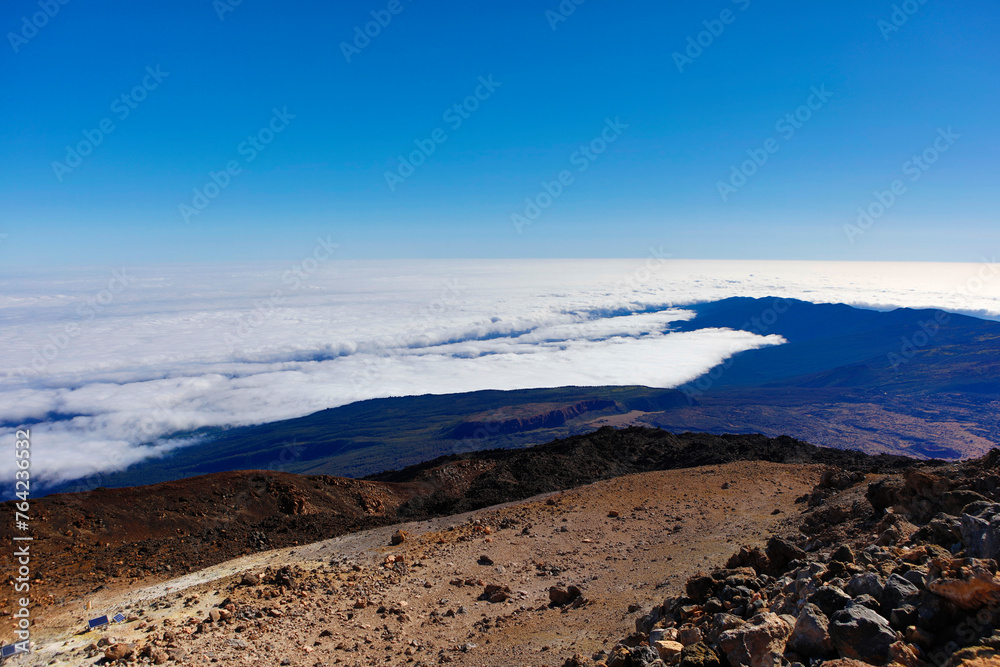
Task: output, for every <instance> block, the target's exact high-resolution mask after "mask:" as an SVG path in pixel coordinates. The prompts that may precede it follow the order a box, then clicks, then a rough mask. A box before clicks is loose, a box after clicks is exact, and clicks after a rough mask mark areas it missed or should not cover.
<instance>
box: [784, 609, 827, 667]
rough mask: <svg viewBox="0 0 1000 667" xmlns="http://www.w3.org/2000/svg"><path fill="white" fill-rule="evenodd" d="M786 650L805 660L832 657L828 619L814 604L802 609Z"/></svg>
mask: <svg viewBox="0 0 1000 667" xmlns="http://www.w3.org/2000/svg"><path fill="white" fill-rule="evenodd" d="M788 648H790V649H791V650H793V651H795V652H796V653H798V654H799V655H802V656H805V657H807V658H824V657H828V656H831V655H833V652H834V648H833V640H831V639H830V619H828V618H827V617H826V614H824V613H823V611H822V610H821V609H820V608H819V607H817V606H816V605H814V604H807V605H806V606H805V607H803V608H802V612H801V613H800V614H799V617H798V619H796V621H795V627H794V628H793V629H792V635H791V637H790V638H789V639H788Z"/></svg>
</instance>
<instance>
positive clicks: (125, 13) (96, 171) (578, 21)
mask: <svg viewBox="0 0 1000 667" xmlns="http://www.w3.org/2000/svg"><path fill="white" fill-rule="evenodd" d="M233 1H234V0H218V1H217V2H216V3H215V4H214V5H213V2H212V1H211V0H196V1H195V0H175V1H173V2H169V3H148V2H139V3H108V2H100V1H98V2H84V1H83V0H68V2H67V4H65V5H62V4H59V3H58V0H42V2H41V3H39V2H38V0H7V1H6V2H4V3H3V7H2V9H0V30H2V31H3V34H4V39H3V41H2V44H0V89H2V90H3V92H4V100H3V104H2V105H0V148H2V150H0V234H5V235H6V236H5V237H2V238H0V260H2V264H3V265H4V266H7V267H10V266H16V265H20V264H31V265H35V266H39V265H46V264H52V265H66V264H89V263H112V264H135V263H144V262H183V261H228V260H258V259H286V258H288V259H295V258H300V257H302V256H303V254H304V253H306V252H308V250H309V249H311V248H312V247H313V245H314V243H315V241H314V239H315V237H316V236H318V235H323V236H327V235H330V236H332V237H333V239H334V240H336V241H338V242H339V243H341V244H342V248H341V255H340V256H341V257H342V258H366V257H605V256H640V257H641V256H644V255H646V253H647V248H648V247H649V246H654V247H657V248H659V247H661V246H662V247H663V248H664V249H666V250H667V251H669V252H671V253H672V254H673V255H674V256H676V257H698V258H712V257H718V258H728V257H739V258H773V259H793V258H801V259H846V260H850V259H857V260H868V259H872V260H875V259H885V260H943V261H978V260H979V259H980V256H981V254H983V253H987V254H990V253H995V252H996V251H998V250H1000V225H998V216H997V210H998V209H997V203H998V201H997V200H998V193H1000V188H998V186H997V180H996V179H997V157H998V155H1000V131H998V129H997V119H998V118H1000V67H998V65H1000V63H998V55H1000V5H998V4H997V3H996V2H995V1H994V0H970V1H968V2H962V3H949V2H944V1H943V0H925V2H924V4H920V2H919V0H909V4H908V8H909V9H911V11H912V10H915V11H914V13H912V15H906V20H905V22H904V21H902V20H901V17H902V15H899V14H897V16H896V22H897V23H898V24H899V25H898V26H896V25H893V24H892V20H893V11H894V10H893V4H894V3H893V2H892V1H891V0H875V1H873V0H844V1H842V2H837V3H821V4H816V3H785V2H783V3H774V2H771V3H766V2H763V1H762V0H738V1H733V0H713V1H711V2H705V1H702V0H698V1H694V0H687V1H679V2H670V3H665V2H662V1H657V2H644V1H640V2H633V3H620V2H610V1H609V0H586V1H585V2H583V3H582V4H580V5H579V6H576V5H573V4H572V2H571V0H566V1H565V2H563V6H564V7H565V6H573V7H575V11H574V12H573V13H572V14H571V15H569V16H568V17H562V16H560V17H559V18H566V20H564V21H563V20H559V21H558V22H556V21H555V19H554V18H553V16H555V15H554V14H549V15H548V16H547V15H546V11H553V12H555V11H558V7H559V2H558V0H550V1H548V2H545V1H541V2H524V1H521V0H503V1H501V0H477V2H471V3H470V2H432V1H431V0H398V5H395V3H391V2H389V1H388V0H385V1H383V0H378V1H370V2H351V3H329V2H311V1H305V2H299V3H290V4H288V3H285V4H279V3H274V2H262V1H260V0H243V1H242V2H241V3H240V4H238V5H235V6H230V5H231V3H232V2H233ZM47 2H48V3H51V6H50V7H49V12H50V13H54V15H53V16H51V17H47V16H43V15H42V14H38V13H39V12H43V11H44V9H43V7H42V6H44V5H46V3H47ZM224 3H227V4H224ZM390 6H391V7H393V8H395V9H397V10H398V13H396V14H391V13H388V9H387V8H389V7H390ZM897 6H898V5H897ZM56 8H57V9H58V11H55V9H56ZM227 8H229V9H231V10H232V11H225V10H226V9H227ZM372 11H375V12H376V13H377V14H378V13H379V12H381V14H378V15H379V16H381V18H382V19H383V21H385V18H386V17H387V16H391V22H389V23H388V24H387V25H385V26H384V27H379V34H378V35H377V36H376V37H374V38H371V39H370V43H368V44H365V42H364V41H359V42H358V44H360V45H362V46H363V48H361V49H358V50H357V51H353V52H351V53H350V54H349V56H350V60H351V61H350V62H347V57H345V55H344V49H343V47H342V45H341V43H343V42H346V43H351V42H353V40H354V39H355V27H356V26H358V27H360V28H361V29H362V30H363V29H364V26H365V24H366V22H369V21H372V20H373V17H372V14H371V12H372ZM723 12H728V13H725V14H724V13H723ZM220 13H221V14H222V19H220ZM36 14H38V15H37V16H36V17H35V19H34V22H35V23H42V24H44V25H42V26H41V27H39V28H37V30H32V27H26V25H25V23H24V20H25V19H24V17H27V21H28V23H29V24H30V23H31V22H32V20H33V19H32V17H33V15H36ZM720 17H721V18H720ZM43 19H44V20H43ZM717 19H718V21H717ZM706 21H707V22H708V26H709V27H706V25H705V22H706ZM726 21H728V22H726ZM880 21H883V23H882V24H881V26H880V23H879V22H880ZM553 25H554V26H555V29H553ZM887 26H892V28H896V27H898V30H895V29H893V30H891V31H890V30H889V29H888V28H887ZM710 28H713V29H714V30H715V31H716V32H717V33H719V34H718V35H712V34H710V33H708V32H705V33H704V34H702V35H701V36H700V38H701V40H702V42H703V43H705V44H708V45H707V46H705V47H704V48H703V50H702V52H701V53H698V51H697V50H695V49H692V51H691V52H690V53H691V54H693V55H694V56H695V57H693V58H691V60H690V61H686V62H681V68H682V69H683V71H680V69H681V68H679V67H678V62H677V58H676V57H675V55H674V54H675V52H681V53H683V52H685V50H686V49H687V48H688V47H689V42H688V38H689V37H690V38H691V39H693V40H695V41H697V40H698V39H699V33H701V32H702V31H707V30H709V29H710ZM720 28H721V29H720ZM369 29H370V30H371V31H372V32H375V26H369ZM12 35H13V36H12ZM709 42H711V43H709ZM147 68H149V69H148V70H147ZM157 68H159V71H160V72H161V73H166V74H161V75H160V76H158V77H153V76H152V75H150V74H149V72H150V71H154V72H155V71H156V70H157ZM480 77H484V78H485V79H489V77H492V80H493V81H495V82H497V83H499V87H497V88H496V89H495V90H493V91H492V92H490V91H489V90H488V89H487V88H485V87H480V86H481V84H480V83H479V78H480ZM144 83H145V84H146V87H147V89H146V90H139V91H138V95H137V96H138V97H144V98H145V99H143V100H142V101H135V100H134V99H129V98H127V101H122V100H121V96H122V95H123V94H125V95H128V96H131V92H130V91H132V90H133V89H134V88H135V87H136V86H142V85H143V84H144ZM824 86H825V89H824V88H823V87H824ZM477 87H478V92H479V93H480V96H481V97H483V98H485V99H483V100H475V101H474V102H473V101H471V100H470V102H469V103H470V105H471V106H473V107H475V106H477V105H478V108H477V109H475V110H474V111H471V112H468V113H466V114H465V115H467V116H468V117H467V118H461V119H460V120H461V121H462V122H461V126H460V127H457V128H453V125H454V124H455V123H456V121H455V119H456V117H457V116H456V115H455V114H454V113H453V114H450V115H449V116H445V112H446V110H448V109H449V108H451V107H453V105H455V104H461V103H463V101H464V100H465V99H466V98H467V97H468V96H470V95H474V94H475V93H476V92H477ZM813 87H816V88H817V89H819V90H821V91H822V90H825V91H828V92H829V93H830V96H829V98H828V99H825V100H824V99H821V98H819V97H813V98H812V99H810V95H811V94H812V93H811V92H810V91H811V89H812V88H813ZM824 97H825V95H824ZM116 100H118V101H117V102H116ZM807 102H812V104H813V106H814V107H816V108H815V109H813V110H810V111H809V112H808V113H806V112H804V111H801V110H800V113H803V114H804V115H807V116H810V117H809V118H808V120H807V121H805V122H802V123H798V124H799V125H800V127H798V128H797V129H795V131H794V134H791V133H790V131H789V130H788V128H789V125H787V124H785V125H783V126H779V125H778V123H779V121H781V119H782V118H784V117H785V115H786V114H788V113H795V112H796V110H797V109H798V108H799V107H800V106H801V105H803V104H806V103H807ZM128 105H131V106H134V108H130V107H129V106H128ZM274 109H277V110H279V111H283V110H285V109H287V112H288V113H289V114H292V115H294V116H295V117H294V118H293V119H287V120H280V119H278V120H275V121H274V123H275V127H277V128H283V129H281V131H280V132H278V133H276V134H275V135H273V141H272V142H271V143H269V144H267V145H266V146H264V147H263V150H261V151H256V150H255V149H253V148H252V146H250V145H249V144H245V145H243V146H242V147H241V142H244V141H246V140H247V138H248V137H249V136H251V135H258V133H259V131H261V130H262V129H264V128H267V127H268V124H269V123H271V122H272V116H273V110H274ZM126 111H127V112H128V115H127V117H124V118H123V115H124V114H125V112H126ZM606 119H611V120H612V121H613V120H614V119H620V122H621V123H623V124H626V125H627V126H628V127H627V128H623V127H621V126H619V127H618V128H616V129H611V128H610V126H609V125H607V124H606ZM102 122H104V123H105V127H108V125H107V123H111V124H112V125H113V126H114V130H113V131H112V132H111V133H110V134H106V136H104V137H103V139H102V140H101V142H100V144H99V145H96V146H95V147H94V148H93V151H92V153H91V154H90V155H88V156H86V157H83V158H82V161H81V162H80V163H79V164H78V166H76V167H74V168H72V170H71V171H66V170H64V169H62V168H61V167H59V166H55V167H54V166H53V163H54V162H60V163H64V164H68V163H67V150H66V147H67V146H68V145H69V146H77V145H78V144H80V142H81V141H82V142H85V143H86V142H87V139H86V138H85V134H84V133H85V132H90V136H91V137H96V136H97V135H96V134H95V133H94V132H93V131H94V130H95V128H100V127H101V124H102ZM779 127H780V128H781V129H779ZM438 128H440V129H441V132H439V133H438V134H437V137H438V139H439V141H434V139H433V138H432V136H433V133H434V131H435V130H436V129H438ZM605 128H607V129H605ZM948 128H951V131H952V133H953V136H952V138H951V139H949V140H945V139H943V138H941V139H940V140H939V141H938V148H947V150H946V151H944V152H940V151H938V149H935V148H933V147H934V145H935V141H936V140H938V139H939V137H940V136H941V135H939V129H941V130H945V131H946V130H947V129H948ZM793 129H794V128H793ZM442 132H443V134H442ZM602 132H604V133H605V137H606V138H614V141H613V142H611V143H609V144H607V147H606V150H604V152H603V153H601V154H600V155H593V157H594V159H593V160H591V159H590V158H588V157H585V156H584V154H583V153H577V152H576V151H578V150H579V148H580V146H581V145H585V144H589V143H590V142H591V140H594V139H597V138H598V137H600V136H601V133H602ZM789 135H790V136H789ZM954 135H958V138H957V139H955V138H954ZM443 136H446V137H447V138H446V140H443V141H441V139H442V137H443ZM263 138H264V139H266V138H270V137H268V136H267V132H265V133H264V137H263ZM768 139H773V141H772V142H771V144H770V146H771V148H772V149H773V148H775V147H776V148H777V152H773V153H770V154H767V152H766V150H765V148H764V147H765V145H766V143H767V141H768ZM417 140H422V141H424V145H425V146H428V145H433V146H434V153H433V154H432V155H430V157H428V158H427V159H426V161H425V163H424V164H422V165H421V166H419V167H418V168H416V169H415V171H414V173H413V174H412V175H410V176H408V177H407V178H405V179H404V180H403V181H402V182H398V181H397V182H395V183H394V190H393V189H391V188H390V186H389V184H388V183H387V180H386V173H387V172H393V173H396V174H397V175H398V174H399V173H400V171H399V163H398V160H397V156H399V155H401V154H402V155H407V154H409V153H411V152H412V151H414V150H416V149H417V147H416V144H415V141H417ZM428 142H430V143H428ZM597 146H598V147H600V142H598V143H597ZM86 149H87V146H86V145H85V146H84V150H86ZM927 149H930V150H931V157H936V158H937V160H936V161H935V163H934V164H933V165H925V166H926V167H927V169H926V171H925V170H923V169H922V168H919V167H917V168H916V171H915V170H914V169H915V168H914V165H913V164H909V165H908V164H907V162H908V160H910V158H911V157H912V156H914V155H920V154H922V153H923V152H924V151H925V150H927ZM747 151H755V152H756V154H757V155H758V156H761V154H762V153H761V151H763V152H764V153H765V154H767V158H768V159H767V162H766V163H765V164H763V165H762V166H760V167H759V168H758V169H757V171H756V173H754V174H753V175H752V176H750V177H749V178H747V179H746V182H745V183H741V184H740V185H739V187H735V188H734V189H733V190H730V191H728V192H727V193H726V198H725V200H724V199H723V196H722V195H721V194H720V187H719V183H720V181H722V182H725V181H728V180H729V179H730V176H731V167H732V166H733V165H737V166H739V165H740V164H741V163H742V162H744V161H745V160H747V159H749V157H748V153H747ZM254 153H256V154H255V155H254ZM251 155H253V157H254V159H253V160H252V161H250V160H249V157H250V156H251ZM69 161H70V162H73V159H72V158H70V160H69ZM231 161H232V162H233V163H234V165H235V167H236V168H237V169H239V173H237V174H236V175H234V176H232V177H231V179H230V182H229V183H228V186H227V187H225V188H224V189H221V191H220V192H219V193H218V196H216V197H215V198H214V199H212V200H211V202H210V203H209V204H208V206H207V207H205V208H204V210H202V211H200V212H199V213H198V214H197V215H189V216H187V217H188V219H187V220H185V216H184V215H183V214H182V212H181V209H180V207H181V205H182V204H184V205H188V206H192V204H193V203H196V201H195V199H196V198H195V195H194V192H193V190H194V189H195V188H199V189H200V188H202V187H204V186H205V185H206V183H209V182H210V181H209V173H210V172H219V171H222V170H224V169H225V168H226V165H227V163H229V162H231ZM584 166H585V167H587V168H586V170H585V171H581V169H582V168H583V167H584ZM564 170H565V171H566V172H568V177H569V178H571V179H572V181H569V180H568V179H567V184H566V185H564V186H563V189H562V192H561V194H560V195H559V196H558V197H556V198H555V200H554V201H553V202H552V203H551V205H550V206H548V207H547V208H546V209H544V210H543V211H542V212H541V214H540V215H538V216H537V218H536V219H534V220H532V221H531V224H528V225H521V231H520V233H519V232H518V231H517V230H516V229H515V224H514V221H512V217H511V216H512V215H514V214H520V215H525V213H530V211H526V208H527V204H526V203H525V198H536V196H537V195H538V194H539V193H540V192H544V191H543V189H542V185H541V184H542V182H543V181H546V182H552V181H557V180H558V178H559V174H560V172H562V171H564ZM57 171H58V172H60V173H59V174H57V173H56V172H57ZM404 171H405V169H404ZM918 173H919V178H917V179H916V180H912V179H913V177H914V176H915V175H917V174H918ZM564 176H567V175H564ZM60 177H61V179H62V180H61V181H60ZM223 180H224V179H223ZM737 180H738V179H737ZM896 180H899V181H900V182H901V184H902V186H903V188H904V189H901V190H899V192H900V194H899V195H898V196H895V201H894V202H893V203H892V204H891V205H890V206H888V208H887V210H886V211H885V212H884V214H882V215H881V216H880V217H878V216H877V217H876V218H875V219H873V220H872V223H871V224H870V225H869V226H868V227H867V228H865V229H864V230H863V233H861V234H860V235H858V234H855V235H854V236H853V237H852V238H853V243H852V242H850V241H849V237H850V236H851V235H850V234H848V233H847V231H845V228H844V225H845V224H853V223H855V222H856V219H857V218H858V208H859V207H865V208H870V206H871V205H872V204H873V203H874V202H876V201H877V199H876V196H875V195H874V194H873V193H874V192H876V191H887V190H891V187H892V183H893V181H896ZM731 184H732V182H730V185H731ZM552 187H553V188H555V186H552ZM211 189H212V188H210V190H211ZM555 189H557V188H555ZM542 201H543V202H545V196H543V197H542ZM886 201H888V200H886ZM192 208H193V206H192ZM871 210H873V211H875V212H878V207H877V206H876V207H875V208H874V209H871Z"/></svg>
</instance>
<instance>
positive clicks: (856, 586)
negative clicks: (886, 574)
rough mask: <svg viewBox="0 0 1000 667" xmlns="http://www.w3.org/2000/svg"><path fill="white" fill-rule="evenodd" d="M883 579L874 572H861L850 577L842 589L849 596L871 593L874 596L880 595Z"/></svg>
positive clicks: (883, 584)
mask: <svg viewBox="0 0 1000 667" xmlns="http://www.w3.org/2000/svg"><path fill="white" fill-rule="evenodd" d="M884 586H885V581H884V580H883V579H882V577H880V576H878V575H877V574H875V573H874V572H862V573H861V574H856V575H854V576H853V577H851V580H850V581H849V582H847V585H846V586H844V590H845V591H846V592H847V594H848V595H850V596H851V597H857V596H859V595H871V596H872V597H874V598H877V597H879V596H880V595H882V588H883V587H884Z"/></svg>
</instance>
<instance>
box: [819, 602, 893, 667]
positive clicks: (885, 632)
mask: <svg viewBox="0 0 1000 667" xmlns="http://www.w3.org/2000/svg"><path fill="white" fill-rule="evenodd" d="M830 639H831V640H832V641H833V645H834V646H835V647H836V648H837V650H838V651H839V652H840V655H841V656H842V657H844V658H853V659H855V660H863V661H864V662H870V663H874V664H881V663H883V662H885V661H886V660H887V659H888V658H889V649H890V647H891V646H892V644H893V642H895V641H896V632H895V631H894V630H893V629H892V628H891V627H890V626H889V621H887V620H885V619H884V618H883V617H881V616H879V615H878V614H877V613H875V612H874V611H872V610H871V609H869V608H868V607H863V606H861V605H857V604H855V605H851V606H849V607H847V608H846V609H842V610H841V611H838V612H837V613H836V614H834V615H833V618H832V619H830Z"/></svg>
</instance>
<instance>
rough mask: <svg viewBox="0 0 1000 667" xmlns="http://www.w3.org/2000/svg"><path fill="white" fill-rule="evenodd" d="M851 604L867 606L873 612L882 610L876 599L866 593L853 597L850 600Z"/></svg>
mask: <svg viewBox="0 0 1000 667" xmlns="http://www.w3.org/2000/svg"><path fill="white" fill-rule="evenodd" d="M851 604H858V605H861V606H862V607H868V608H869V609H871V610H872V611H874V612H879V611H882V605H880V604H879V602H878V600H876V599H875V598H873V597H872V596H870V595H868V594H867V593H866V594H864V595H859V596H858V597H856V598H854V600H852V601H851Z"/></svg>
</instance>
